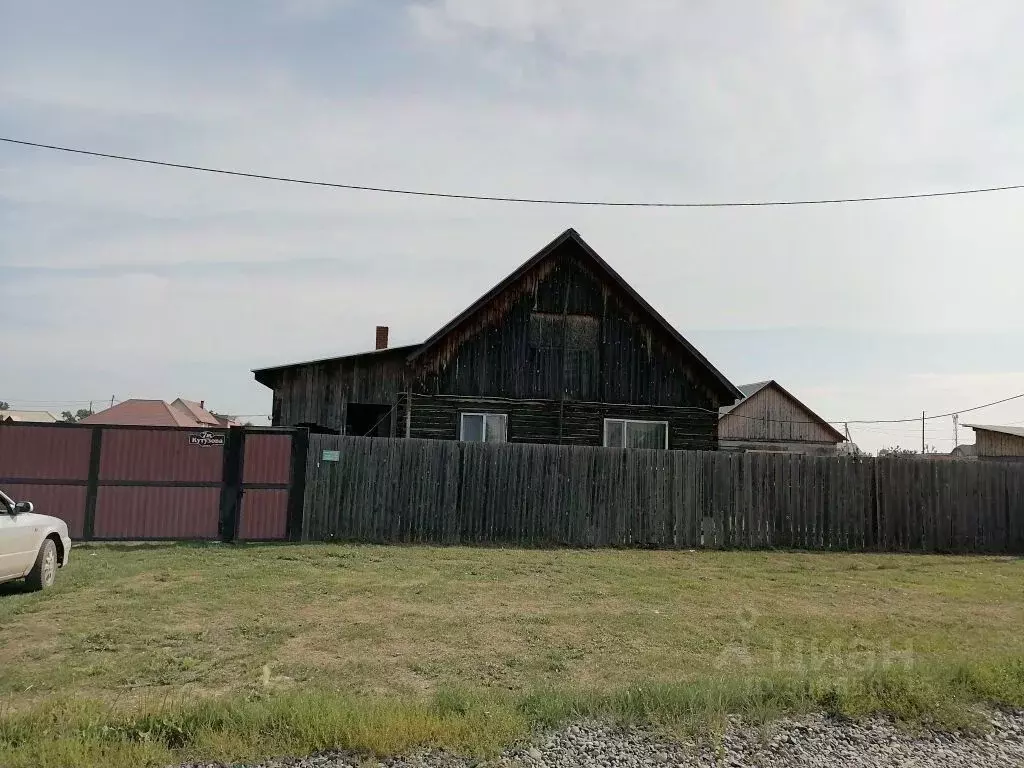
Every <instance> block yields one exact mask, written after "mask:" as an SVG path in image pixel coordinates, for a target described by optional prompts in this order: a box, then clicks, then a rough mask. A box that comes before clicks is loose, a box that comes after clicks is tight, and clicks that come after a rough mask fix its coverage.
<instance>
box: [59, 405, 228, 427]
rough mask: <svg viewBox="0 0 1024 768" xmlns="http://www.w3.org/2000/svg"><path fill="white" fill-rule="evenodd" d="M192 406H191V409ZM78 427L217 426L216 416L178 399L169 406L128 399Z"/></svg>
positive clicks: (95, 414) (88, 419) (95, 415)
mask: <svg viewBox="0 0 1024 768" xmlns="http://www.w3.org/2000/svg"><path fill="white" fill-rule="evenodd" d="M190 406H191V407H190ZM79 424H113V425H121V426H142V427H219V426H221V424H220V422H219V421H217V417H216V416H214V415H213V414H212V413H210V412H209V411H207V410H205V409H204V408H201V407H200V406H199V404H198V403H193V402H191V401H189V400H182V399H180V398H179V399H177V400H175V401H174V402H173V403H171V404H168V403H165V402H164V401H163V400H140V399H135V398H133V399H131V400H125V401H124V402H121V403H118V404H117V405H115V406H113V407H111V408H107V409H106V410H103V411H100V412H99V413H94V414H93V415H92V416H86V417H85V418H84V419H82V420H81V421H80V422H79Z"/></svg>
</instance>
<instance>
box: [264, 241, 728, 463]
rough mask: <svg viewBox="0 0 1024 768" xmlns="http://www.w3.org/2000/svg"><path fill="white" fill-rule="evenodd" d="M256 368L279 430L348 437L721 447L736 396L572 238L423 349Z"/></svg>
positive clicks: (382, 345) (382, 344)
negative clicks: (723, 412) (721, 423)
mask: <svg viewBox="0 0 1024 768" xmlns="http://www.w3.org/2000/svg"><path fill="white" fill-rule="evenodd" d="M377 347H378V348H377V350H376V351H374V352H366V353H363V354H357V355H348V356H345V357H335V358H330V359H326V360H316V361H312V362H307V363H295V364H292V365H281V366H276V367H273V368H262V369H259V370H256V371H254V374H255V377H256V380H257V381H258V382H260V383H261V384H264V385H265V386H267V387H269V388H270V389H272V390H273V391H274V404H273V423H274V425H275V426H298V425H304V426H307V427H310V428H311V429H313V430H317V431H322V432H334V433H342V434H349V435H371V436H398V437H403V436H404V437H412V438H434V439H442V440H455V439H462V440H470V441H488V442H506V441H507V442H533V443H565V444H573V445H593V446H600V445H608V446H615V447H619V446H626V447H646V448H673V449H680V448H704V449H713V448H715V447H716V446H717V443H718V440H717V426H718V419H717V414H718V409H719V408H720V407H721V406H722V405H725V404H727V403H732V402H733V401H734V400H736V398H737V397H739V396H740V392H739V391H738V390H737V389H736V387H734V386H733V385H732V384H731V383H730V382H729V381H728V380H727V379H726V378H725V377H724V376H723V375H722V374H721V373H719V372H718V370H716V369H715V367H714V366H712V365H711V363H709V362H708V361H707V360H706V359H705V358H704V356H703V355H702V354H701V353H700V352H698V351H697V350H696V349H695V348H694V347H693V346H692V345H691V344H690V343H689V342H688V341H686V339H684V338H683V337H682V336H681V335H680V334H679V332H678V331H676V330H675V329H674V328H673V327H672V326H671V325H669V324H668V322H667V321H666V320H665V319H664V318H663V317H662V316H661V315H659V314H658V313H657V312H656V311H655V310H654V309H652V308H651V307H650V305H648V304H647V302H646V301H644V300H643V299H642V298H641V297H640V296H639V295H638V294H637V293H636V291H634V290H633V289H632V288H631V287H630V286H629V285H627V284H626V282H625V281H624V280H623V279H622V278H621V277H620V276H619V275H618V274H617V273H616V272H615V271H614V270H613V269H612V268H611V267H610V266H609V265H608V264H607V263H606V262H605V261H604V260H603V259H602V258H601V257H600V256H598V255H597V253H595V252H594V251H593V249H591V247H590V246H589V245H587V243H586V242H584V240H583V238H581V237H580V236H579V234H578V233H577V232H576V231H575V230H572V229H569V230H566V231H565V232H564V233H562V234H561V235H559V236H558V237H557V238H555V240H553V241H552V242H551V243H549V244H548V245H546V246H545V247H544V248H543V249H541V250H540V251H539V252H538V253H537V254H536V255H534V256H533V257H532V258H530V259H529V260H528V261H526V262H525V263H524V264H522V265H521V266H520V267H519V268H518V269H517V270H515V271H514V272H513V273H512V274H511V275H509V276H508V277H507V278H505V279H504V280H502V281H501V282H500V283H498V284H497V285H496V286H495V287H494V288H492V289H491V290H490V291H488V292H487V293H486V294H484V295H483V296H482V297H481V298H480V299H478V300H477V301H476V302H474V303H473V305H472V306H470V307H469V309H467V310H466V311H465V312H463V313H462V314H460V315H459V316H458V317H456V318H455V319H454V320H452V321H451V322H450V323H448V324H447V325H445V326H444V327H443V328H441V329H439V330H438V331H437V332H436V333H435V334H433V335H432V336H431V337H430V338H429V339H427V340H426V341H425V342H424V343H422V344H416V345H412V346H406V347H397V348H392V349H388V348H387V328H383V327H381V328H378V337H377Z"/></svg>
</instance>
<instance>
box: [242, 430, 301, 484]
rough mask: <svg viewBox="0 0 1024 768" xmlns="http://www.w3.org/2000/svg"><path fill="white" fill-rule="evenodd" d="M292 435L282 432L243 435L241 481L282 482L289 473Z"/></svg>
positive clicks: (286, 478) (284, 482) (283, 482)
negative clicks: (243, 462) (243, 463)
mask: <svg viewBox="0 0 1024 768" xmlns="http://www.w3.org/2000/svg"><path fill="white" fill-rule="evenodd" d="M291 457H292V436H291V435H282V434H270V435H261V434H259V433H258V432H257V433H255V434H253V433H249V434H246V436H245V469H244V470H243V472H242V482H243V483H246V484H248V483H282V484H285V485H287V484H288V481H289V478H290V473H291Z"/></svg>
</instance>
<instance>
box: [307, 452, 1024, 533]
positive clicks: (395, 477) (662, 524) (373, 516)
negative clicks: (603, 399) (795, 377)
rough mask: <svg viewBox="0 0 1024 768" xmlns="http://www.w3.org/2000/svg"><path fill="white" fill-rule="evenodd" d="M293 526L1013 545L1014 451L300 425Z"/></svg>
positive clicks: (1020, 511)
mask: <svg viewBox="0 0 1024 768" xmlns="http://www.w3.org/2000/svg"><path fill="white" fill-rule="evenodd" d="M303 523H304V525H303V538H305V539H309V540H324V539H342V540H353V541H367V542H435V543H445V544H456V543H462V544H476V543H481V544H483V543H486V544H492V543H493V544H500V543H507V544H522V545H547V544H559V545H568V546H583V547H602V546H620V547H624V546H650V547H664V548H698V547H726V548H742V547H785V548H798V549H834V550H881V551H921V552H1013V553H1021V552H1024V465H1019V464H1018V465H1013V464H997V463H987V462H980V461H933V460H928V461H925V460H914V459H870V458H859V459H854V458H834V457H813V456H799V455H783V454H767V453H764V454H759V453H748V454H732V453H724V452H711V451H641V450H614V449H608V448H581V447H568V446H554V445H526V444H507V445H504V444H503V445H493V444H492V445H487V444H479V443H459V442H454V441H433V440H383V439H373V438H360V437H335V436H320V435H314V436H312V437H311V442H310V454H309V463H308V474H307V481H306V497H305V508H304V521H303Z"/></svg>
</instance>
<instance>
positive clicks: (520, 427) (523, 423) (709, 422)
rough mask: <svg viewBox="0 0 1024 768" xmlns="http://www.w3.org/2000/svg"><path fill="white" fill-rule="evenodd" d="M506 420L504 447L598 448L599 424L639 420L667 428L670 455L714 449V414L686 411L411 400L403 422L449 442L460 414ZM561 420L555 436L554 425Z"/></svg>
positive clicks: (418, 434)
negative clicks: (497, 416) (500, 415)
mask: <svg viewBox="0 0 1024 768" xmlns="http://www.w3.org/2000/svg"><path fill="white" fill-rule="evenodd" d="M467 412H472V413H504V414H507V415H508V425H507V428H508V432H507V437H508V441H509V442H510V443H559V442H561V443H564V444H566V445H590V446H600V445H603V443H604V420H605V419H639V420H643V421H667V422H668V430H669V432H668V446H669V448H670V449H672V450H684V449H690V450H715V449H716V448H717V447H718V439H717V424H718V418H717V416H715V415H714V414H709V413H705V412H703V411H694V410H689V409H686V408H672V407H654V406H643V405H626V404H612V403H581V402H576V401H566V402H565V403H564V404H563V403H558V402H556V401H552V400H511V401H509V400H505V401H502V400H494V399H488V398H472V397H451V396H445V395H417V396H415V397H414V398H413V406H412V415H411V418H410V419H409V437H414V438H430V439H435V440H455V439H458V436H459V414H460V413H467ZM398 414H399V417H398V424H399V430H398V432H399V434H400V435H404V434H405V432H404V428H405V423H406V421H405V418H406V414H405V403H404V401H403V402H402V403H401V404H400V405H399V408H398ZM560 420H561V434H560V433H559V421H560Z"/></svg>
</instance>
